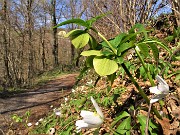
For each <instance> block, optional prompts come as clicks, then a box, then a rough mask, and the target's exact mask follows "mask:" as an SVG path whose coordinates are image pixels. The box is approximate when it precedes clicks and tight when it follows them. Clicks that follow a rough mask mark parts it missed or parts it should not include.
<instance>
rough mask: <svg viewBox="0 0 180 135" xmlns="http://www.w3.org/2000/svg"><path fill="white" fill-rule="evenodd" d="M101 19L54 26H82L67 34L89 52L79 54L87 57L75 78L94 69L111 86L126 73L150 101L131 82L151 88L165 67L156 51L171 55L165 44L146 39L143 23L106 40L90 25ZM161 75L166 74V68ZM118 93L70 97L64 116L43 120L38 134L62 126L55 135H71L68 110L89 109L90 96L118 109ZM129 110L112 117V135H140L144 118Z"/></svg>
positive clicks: (155, 128) (152, 131)
mask: <svg viewBox="0 0 180 135" xmlns="http://www.w3.org/2000/svg"><path fill="white" fill-rule="evenodd" d="M103 16H105V15H104V14H103V15H100V16H98V17H95V18H92V19H90V20H87V21H84V20H82V19H71V20H67V21H65V22H62V23H60V24H58V25H57V26H56V27H59V26H62V25H66V24H70V23H75V24H77V25H80V26H82V27H84V30H80V29H76V30H72V31H70V32H69V33H68V34H67V35H66V37H69V38H70V40H71V42H72V44H73V45H74V46H75V48H77V49H79V48H83V47H85V46H88V47H87V48H88V50H86V51H83V52H82V53H81V55H82V56H85V57H86V61H85V66H84V68H83V69H82V71H81V73H80V75H79V77H78V81H79V80H81V79H82V77H83V76H84V74H85V73H86V72H87V70H88V69H90V68H93V69H94V70H95V72H96V73H97V75H98V78H100V77H102V76H107V79H108V80H109V81H110V83H111V85H112V84H113V82H114V80H115V79H116V78H117V76H119V75H121V77H122V78H123V77H124V76H125V73H127V75H128V76H129V78H130V79H131V81H132V82H133V83H134V85H135V86H136V88H137V89H138V90H139V93H140V94H141V96H142V97H143V98H144V99H145V100H146V102H147V103H149V99H148V98H147V96H146V94H145V93H144V91H143V90H142V89H141V87H140V86H139V85H138V83H137V82H136V80H135V79H134V76H136V78H138V79H139V78H142V79H144V80H145V79H149V80H150V82H151V84H152V85H154V82H153V79H152V77H153V78H154V77H155V75H156V74H158V73H159V71H160V70H161V69H163V68H164V67H165V66H166V65H165V64H164V63H165V62H163V60H159V48H163V49H164V50H165V51H167V53H168V54H169V56H170V55H171V54H172V52H171V50H170V49H169V48H168V47H167V46H166V45H165V44H164V43H162V42H160V41H158V40H155V39H151V38H150V37H149V36H148V32H149V31H147V30H146V29H145V27H144V25H142V24H136V25H134V26H133V27H132V28H131V29H130V30H129V32H128V33H121V34H119V35H117V36H116V37H114V38H113V39H110V40H107V39H106V38H105V37H104V36H103V35H102V34H101V33H99V32H98V31H97V30H96V29H95V28H94V27H93V23H94V22H95V21H96V20H98V19H100V18H101V17H103ZM90 33H91V34H90ZM92 33H95V34H97V35H98V36H99V37H100V38H101V39H102V40H103V41H101V42H100V43H98V41H97V40H96V39H95V38H94V37H93V36H92ZM176 35H177V33H176ZM132 50H133V51H135V56H136V58H133V59H130V60H128V59H127V55H128V53H129V51H132ZM154 60H155V62H154ZM161 61H162V62H161ZM164 73H168V68H167V70H165V71H164ZM173 75H174V74H173ZM91 89H92V87H91ZM120 93H121V92H120V90H119V89H112V88H111V86H109V87H108V88H107V90H106V91H105V92H99V91H98V92H95V91H90V92H86V94H82V93H76V94H74V95H73V97H74V98H75V99H74V100H71V101H70V102H69V106H65V107H64V108H63V109H64V110H66V111H64V113H66V114H63V116H62V117H61V118H58V119H57V118H56V116H54V115H52V116H50V117H49V118H48V119H47V120H46V121H44V122H42V125H41V128H43V131H42V129H41V128H39V129H37V131H38V133H44V132H45V133H48V132H47V131H48V130H49V128H51V127H55V126H57V125H58V126H59V127H61V128H60V129H59V130H58V131H57V132H58V134H72V133H74V132H73V131H74V130H75V127H74V126H73V125H74V122H73V121H74V120H76V119H77V117H78V116H77V115H74V114H71V111H67V110H73V111H74V112H76V113H79V112H80V110H82V109H83V110H84V109H88V108H89V107H90V106H89V101H87V97H90V96H93V97H94V98H95V99H96V101H97V102H98V103H101V105H103V106H104V107H106V108H110V107H111V106H115V107H118V103H117V99H118V97H120ZM101 98H102V99H101ZM128 111H129V112H128ZM132 111H137V110H135V107H134V106H131V107H130V108H129V109H127V110H123V111H122V112H121V113H120V114H118V115H117V116H116V117H115V118H114V121H113V122H112V123H111V130H112V131H113V133H114V134H115V135H116V134H117V135H119V134H122V135H124V134H126V135H130V134H131V131H132V130H135V129H138V130H139V131H141V134H144V131H145V126H146V117H145V116H143V115H141V114H139V115H137V116H132V115H131V114H132ZM153 111H154V113H155V115H156V116H157V117H158V118H160V117H161V116H160V115H159V114H158V112H157V111H156V110H155V109H154V110H153ZM76 113H75V114H76ZM55 118H56V119H55ZM132 124H134V125H132ZM98 132H99V130H98V129H97V130H96V131H95V132H94V134H98ZM157 132H158V126H157V124H155V123H154V122H153V121H152V120H151V119H150V121H149V133H150V134H157ZM107 134H108V133H107Z"/></svg>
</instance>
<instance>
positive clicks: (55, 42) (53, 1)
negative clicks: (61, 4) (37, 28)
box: [51, 0, 59, 67]
mask: <svg viewBox="0 0 180 135" xmlns="http://www.w3.org/2000/svg"><path fill="white" fill-rule="evenodd" d="M51 15H52V26H53V27H54V26H56V25H57V22H56V0H51ZM53 55H54V67H56V66H58V64H59V62H58V40H57V28H53Z"/></svg>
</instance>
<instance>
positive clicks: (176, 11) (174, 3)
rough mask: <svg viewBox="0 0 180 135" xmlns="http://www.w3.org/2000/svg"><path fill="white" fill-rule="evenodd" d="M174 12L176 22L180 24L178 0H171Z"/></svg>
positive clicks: (179, 4)
mask: <svg viewBox="0 0 180 135" xmlns="http://www.w3.org/2000/svg"><path fill="white" fill-rule="evenodd" d="M171 2H172V12H173V14H174V15H175V22H176V25H177V26H180V2H179V1H178V0H171Z"/></svg>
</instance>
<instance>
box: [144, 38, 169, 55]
mask: <svg viewBox="0 0 180 135" xmlns="http://www.w3.org/2000/svg"><path fill="white" fill-rule="evenodd" d="M141 43H144V44H149V43H156V44H158V45H159V46H160V47H162V48H164V49H165V50H167V51H168V52H169V53H170V54H172V52H171V50H170V49H169V48H168V47H167V46H166V45H165V44H163V43H162V42H159V41H157V40H151V39H148V40H146V41H144V42H141Z"/></svg>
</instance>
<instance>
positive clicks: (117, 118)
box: [111, 111, 130, 127]
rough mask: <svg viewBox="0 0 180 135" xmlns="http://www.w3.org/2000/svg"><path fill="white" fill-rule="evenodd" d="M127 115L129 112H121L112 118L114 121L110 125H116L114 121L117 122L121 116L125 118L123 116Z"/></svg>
mask: <svg viewBox="0 0 180 135" xmlns="http://www.w3.org/2000/svg"><path fill="white" fill-rule="evenodd" d="M128 116H130V114H129V113H127V112H126V111H123V112H121V113H120V114H119V115H118V116H117V117H116V118H115V119H114V121H113V122H112V124H111V127H114V125H116V123H117V122H119V120H121V119H123V118H125V117H128Z"/></svg>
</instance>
